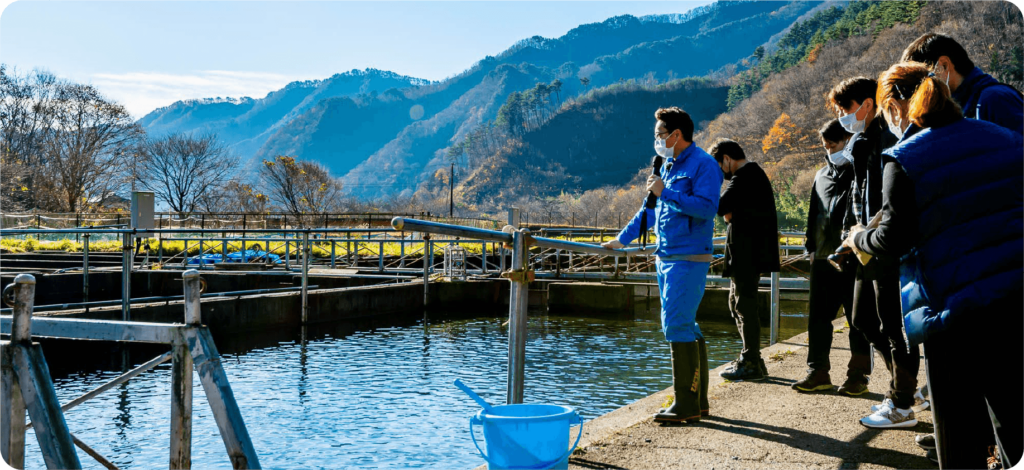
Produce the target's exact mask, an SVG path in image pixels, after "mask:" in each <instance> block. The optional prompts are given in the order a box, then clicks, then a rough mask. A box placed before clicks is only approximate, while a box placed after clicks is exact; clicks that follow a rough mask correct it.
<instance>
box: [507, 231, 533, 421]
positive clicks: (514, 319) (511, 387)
mask: <svg viewBox="0 0 1024 470" xmlns="http://www.w3.org/2000/svg"><path fill="white" fill-rule="evenodd" d="M529 235H530V231H529V230H527V229H522V230H516V231H513V232H512V272H513V273H515V272H522V271H524V270H525V269H526V258H527V257H528V256H529V252H528V251H527V246H526V239H527V237H529ZM509 279H510V280H511V291H510V294H509V305H508V320H509V325H508V377H507V379H508V385H507V387H506V397H505V402H506V403H507V404H509V405H511V404H517V403H522V402H523V390H524V388H525V387H524V385H525V384H524V381H525V379H526V377H525V374H526V363H525V362H526V316H527V311H526V308H527V305H528V304H529V302H528V300H529V298H528V296H529V293H530V289H529V280H528V279H527V276H518V277H516V276H511V277H510V278H509Z"/></svg>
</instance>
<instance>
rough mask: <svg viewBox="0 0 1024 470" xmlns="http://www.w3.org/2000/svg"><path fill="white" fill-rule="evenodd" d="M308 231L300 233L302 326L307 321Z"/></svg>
mask: <svg viewBox="0 0 1024 470" xmlns="http://www.w3.org/2000/svg"><path fill="white" fill-rule="evenodd" d="M309 255H310V250H309V229H306V231H305V232H302V324H303V325H305V324H306V322H307V321H308V320H309V298H308V292H309Z"/></svg>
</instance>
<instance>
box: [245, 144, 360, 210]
mask: <svg viewBox="0 0 1024 470" xmlns="http://www.w3.org/2000/svg"><path fill="white" fill-rule="evenodd" d="M260 176H261V178H262V180H263V184H264V186H265V187H266V189H267V193H268V194H269V195H270V199H271V201H272V202H273V203H275V204H277V205H279V206H281V208H282V209H284V210H286V211H288V212H290V213H292V214H295V215H297V216H300V215H303V214H316V213H324V212H328V211H330V210H333V209H335V208H336V207H337V203H338V197H339V196H340V194H341V182H340V181H338V180H337V179H336V178H333V177H332V176H331V175H330V172H329V171H328V170H327V167H325V166H324V165H322V164H320V163H318V162H312V161H307V160H297V159H295V158H294V157H288V156H283V155H280V156H277V157H275V158H274V159H273V160H263V166H262V167H261V168H260Z"/></svg>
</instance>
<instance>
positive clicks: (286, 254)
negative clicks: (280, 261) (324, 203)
mask: <svg viewBox="0 0 1024 470" xmlns="http://www.w3.org/2000/svg"><path fill="white" fill-rule="evenodd" d="M291 253H292V247H291V245H290V244H289V243H288V234H287V233H285V234H284V268H285V269H291V268H292V267H291V264H290V261H291V256H292V254H291Z"/></svg>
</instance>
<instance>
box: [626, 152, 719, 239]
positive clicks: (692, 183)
mask: <svg viewBox="0 0 1024 470" xmlns="http://www.w3.org/2000/svg"><path fill="white" fill-rule="evenodd" d="M722 178H723V176H722V170H721V168H719V167H718V163H716V162H715V159H714V158H712V157H711V155H708V153H707V152H705V151H704V150H703V149H701V148H700V147H698V146H697V144H690V146H689V147H687V148H686V150H683V151H682V152H681V153H680V154H679V156H678V157H676V158H674V159H671V158H670V159H666V161H665V164H664V165H662V167H661V179H662V181H664V182H665V189H664V190H662V192H661V197H659V198H658V203H657V205H655V207H654V209H645V208H644V207H643V201H638V202H639V203H640V204H641V206H640V210H639V211H637V213H636V215H634V216H633V219H632V220H630V221H629V223H628V224H626V226H625V227H624V228H623V229H622V231H621V232H619V235H618V236H617V237H616V238H618V240H619V243H622V244H623V245H628V244H630V243H631V242H632V241H633V240H636V239H637V238H638V237H639V236H640V217H641V215H642V214H643V213H644V211H647V223H648V226H649V227H653V228H654V229H655V233H656V234H657V236H658V241H657V242H656V243H657V250H656V251H655V254H656V255H658V256H659V257H666V256H675V255H702V254H708V253H711V251H712V249H713V247H712V242H711V238H712V237H713V236H714V229H715V215H716V212H717V211H718V198H719V191H721V189H722Z"/></svg>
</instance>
